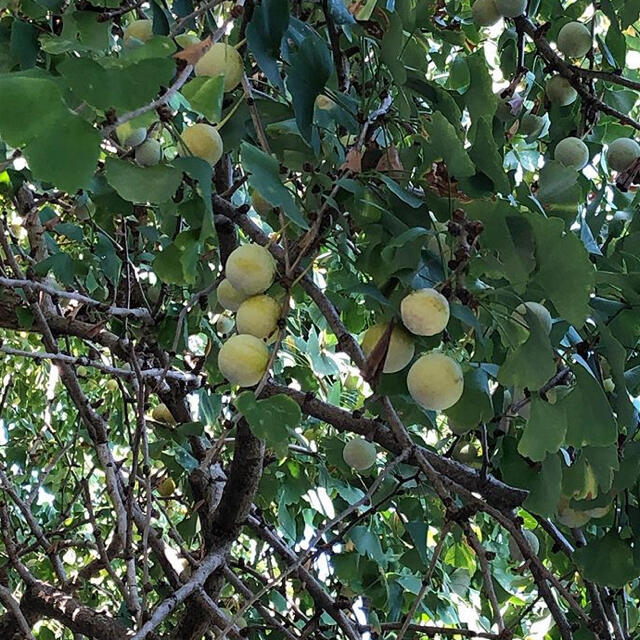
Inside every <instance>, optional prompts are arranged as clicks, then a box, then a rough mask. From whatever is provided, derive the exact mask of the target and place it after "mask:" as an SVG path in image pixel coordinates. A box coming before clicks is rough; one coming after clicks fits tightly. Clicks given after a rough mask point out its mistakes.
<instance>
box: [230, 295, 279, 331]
mask: <svg viewBox="0 0 640 640" xmlns="http://www.w3.org/2000/svg"><path fill="white" fill-rule="evenodd" d="M279 317H280V305H279V304H278V303H277V302H276V301H275V300H274V299H273V298H272V297H271V296H268V295H265V294H264V293H263V294H261V295H257V296H251V297H250V298H247V299H246V300H245V301H244V302H243V303H242V304H241V305H240V308H239V309H238V313H237V314H236V327H237V329H238V333H248V334H250V335H252V336H255V337H256V338H261V339H264V338H268V337H269V336H270V335H271V334H272V333H273V332H274V331H275V330H276V328H277V327H278V318H279Z"/></svg>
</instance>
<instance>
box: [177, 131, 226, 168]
mask: <svg viewBox="0 0 640 640" xmlns="http://www.w3.org/2000/svg"><path fill="white" fill-rule="evenodd" d="M182 141H183V142H184V144H185V146H186V147H187V149H188V150H189V152H190V153H191V155H194V156H196V157H198V158H202V159H203V160H206V161H207V162H208V163H209V164H210V165H211V166H213V165H215V164H216V162H218V160H220V158H222V152H223V151H224V144H223V142H222V138H221V137H220V134H219V133H218V130H217V129H216V128H215V127H212V126H211V125H210V124H205V123H204V122H199V123H197V124H192V125H191V126H190V127H187V128H186V129H185V130H184V131H183V132H182Z"/></svg>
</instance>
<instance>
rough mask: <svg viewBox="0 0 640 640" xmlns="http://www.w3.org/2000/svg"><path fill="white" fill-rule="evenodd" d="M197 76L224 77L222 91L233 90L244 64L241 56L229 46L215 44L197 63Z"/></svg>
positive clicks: (239, 78)
mask: <svg viewBox="0 0 640 640" xmlns="http://www.w3.org/2000/svg"><path fill="white" fill-rule="evenodd" d="M195 71H196V75H197V76H222V75H223V76H224V90H225V91H231V90H232V89H235V88H236V87H237V86H238V85H239V84H240V80H241V79H242V74H243V73H244V64H243V62H242V56H241V55H240V54H239V53H238V52H237V51H236V50H235V49H234V48H233V47H232V46H231V45H229V44H226V43H224V42H216V43H215V44H214V45H213V46H212V47H211V49H209V51H207V53H205V54H204V55H203V56H202V58H200V60H198V62H196V66H195Z"/></svg>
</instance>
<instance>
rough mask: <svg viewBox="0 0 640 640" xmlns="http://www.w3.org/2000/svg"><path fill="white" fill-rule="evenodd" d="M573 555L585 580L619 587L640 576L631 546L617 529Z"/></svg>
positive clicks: (615, 587) (577, 550)
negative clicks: (616, 531) (619, 534)
mask: <svg viewBox="0 0 640 640" xmlns="http://www.w3.org/2000/svg"><path fill="white" fill-rule="evenodd" d="M573 557H574V559H575V561H576V563H577V565H578V567H580V568H581V569H582V571H583V572H584V573H583V575H584V579H585V580H590V581H592V582H595V583H596V584H599V585H602V586H605V587H613V588H614V589H619V588H622V587H624V585H625V584H627V583H628V582H631V580H634V579H635V578H637V577H638V576H640V570H639V569H638V567H637V566H636V564H635V562H634V559H633V551H632V549H631V547H630V546H629V544H628V543H627V542H625V541H624V540H622V539H621V538H620V537H619V536H618V534H617V533H615V531H610V532H609V533H607V534H606V535H605V536H603V537H602V538H600V539H599V540H592V541H591V542H589V543H588V544H587V546H586V547H582V548H580V549H576V550H575V552H574V554H573Z"/></svg>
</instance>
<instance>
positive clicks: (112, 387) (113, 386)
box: [107, 378, 118, 393]
mask: <svg viewBox="0 0 640 640" xmlns="http://www.w3.org/2000/svg"><path fill="white" fill-rule="evenodd" d="M117 390H118V381H117V380H114V379H113V378H109V380H107V391H111V393H113V392H114V391H117Z"/></svg>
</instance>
